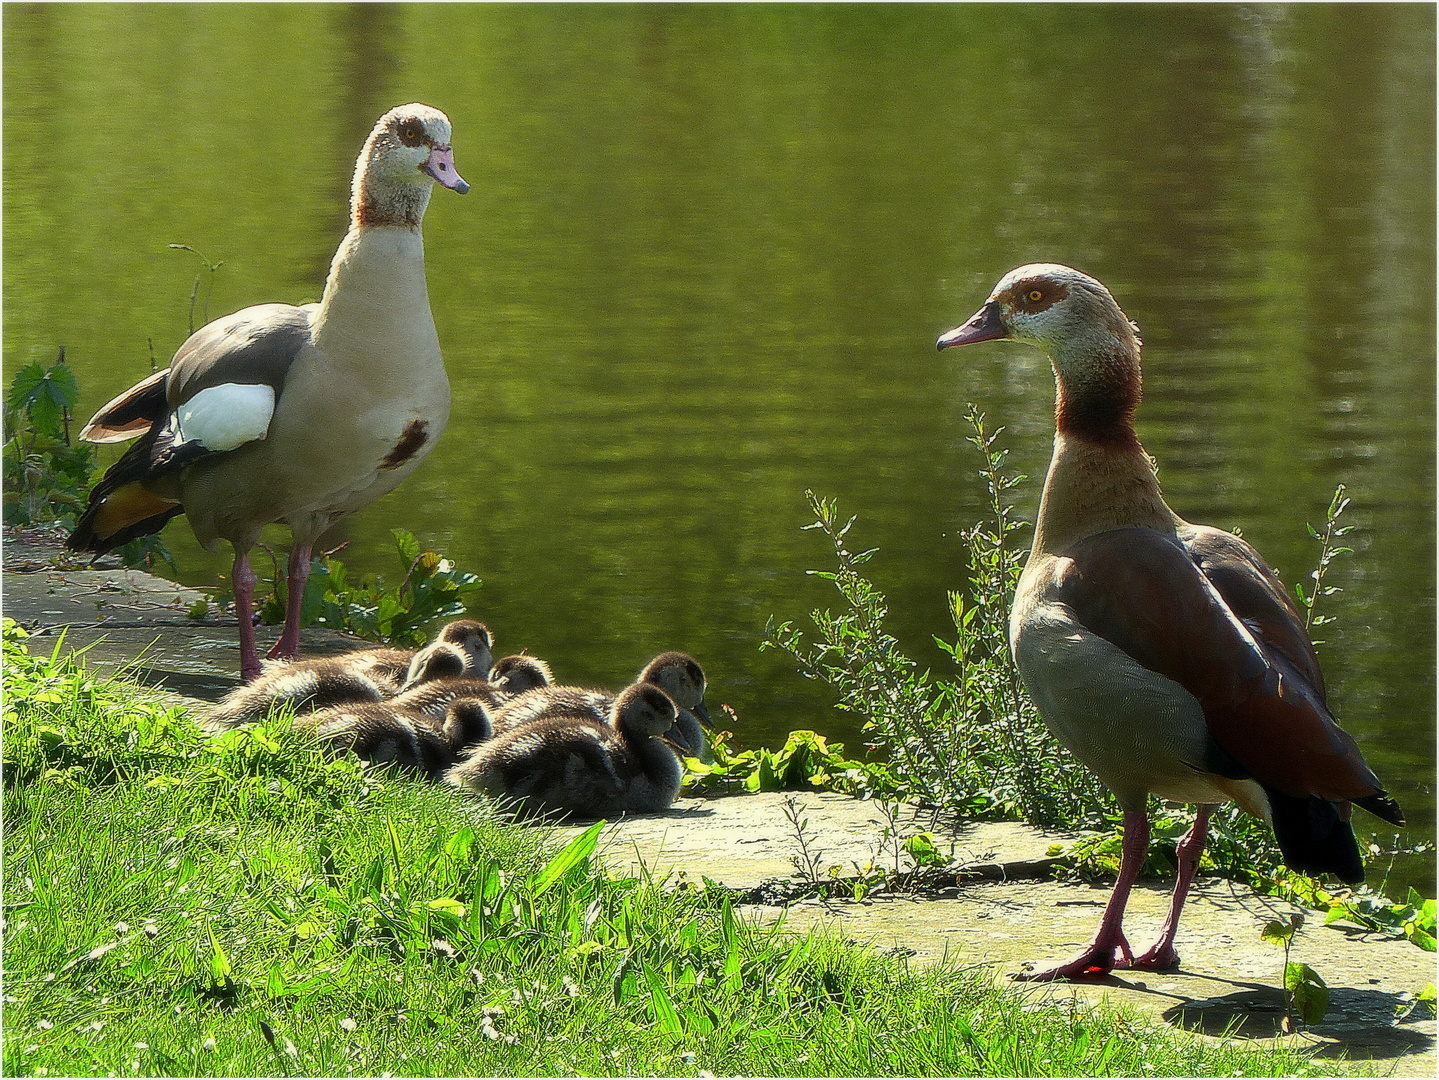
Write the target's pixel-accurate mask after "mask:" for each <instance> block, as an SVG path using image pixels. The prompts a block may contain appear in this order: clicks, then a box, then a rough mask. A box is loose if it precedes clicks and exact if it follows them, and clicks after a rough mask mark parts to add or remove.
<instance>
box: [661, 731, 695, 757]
mask: <svg viewBox="0 0 1439 1080" xmlns="http://www.w3.org/2000/svg"><path fill="white" fill-rule="evenodd" d="M660 738H661V739H662V740H664V743H665V745H666V746H668V747H669V748H670V749H671V750H673V751H674V752H675V753H676V754H677V755H679V757H680V759H681V760H683V759H684V758H687V757H694V751H692V750H691V749H690V748H689V747H688V746H686V745H685V744H684V743H682V742H680V741H679V740H678V739H674V738H671V737H670V735H669V734H664V735H661V736H660Z"/></svg>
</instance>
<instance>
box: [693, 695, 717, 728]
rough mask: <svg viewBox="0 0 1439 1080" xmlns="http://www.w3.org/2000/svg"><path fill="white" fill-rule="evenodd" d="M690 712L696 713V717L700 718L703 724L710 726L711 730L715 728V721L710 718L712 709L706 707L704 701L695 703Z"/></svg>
mask: <svg viewBox="0 0 1439 1080" xmlns="http://www.w3.org/2000/svg"><path fill="white" fill-rule="evenodd" d="M690 712H692V713H694V714H695V717H696V718H697V719H698V720H699V722H700V723H701V724H703V725H704V726H705V727H707V728H709V729H710V730H711V731H713V730H714V726H715V722H714V721H713V720H712V719H710V711H709V710H708V709H706V708H705V703H704V702H703V701H701V702H699V703H698V704H697V705H695V707H694V708H693V709H691V710H690Z"/></svg>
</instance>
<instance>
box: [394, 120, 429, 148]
mask: <svg viewBox="0 0 1439 1080" xmlns="http://www.w3.org/2000/svg"><path fill="white" fill-rule="evenodd" d="M423 136H424V129H423V128H421V127H420V125H419V123H418V122H417V121H414V120H406V121H405V122H404V123H403V124H401V125H400V142H402V143H404V144H405V145H406V146H419V145H420V139H421V138H422V137H423Z"/></svg>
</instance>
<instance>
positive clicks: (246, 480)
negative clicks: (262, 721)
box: [66, 103, 489, 680]
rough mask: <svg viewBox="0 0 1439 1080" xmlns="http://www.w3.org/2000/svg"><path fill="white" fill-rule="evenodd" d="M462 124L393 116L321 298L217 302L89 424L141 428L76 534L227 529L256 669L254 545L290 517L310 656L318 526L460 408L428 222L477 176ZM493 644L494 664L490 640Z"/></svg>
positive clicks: (421, 113)
mask: <svg viewBox="0 0 1439 1080" xmlns="http://www.w3.org/2000/svg"><path fill="white" fill-rule="evenodd" d="M450 135H451V130H450V121H449V118H448V117H446V116H445V114H444V113H442V112H440V111H439V110H438V109H434V108H431V107H430V106H428V105H422V104H419V103H414V104H410V105H401V106H399V107H398V108H395V109H391V110H390V111H389V112H387V113H386V114H385V115H384V116H382V117H380V118H379V120H378V121H377V122H376V123H375V126H374V127H373V128H372V129H371V131H370V136H369V138H368V139H367V140H366V142H365V145H364V148H363V149H362V150H361V152H360V156H359V159H358V160H357V161H356V163H355V171H354V175H353V180H352V183H351V189H350V191H351V195H350V229H349V231H348V232H347V233H346V235H345V238H344V240H343V241H341V243H340V247H339V250H338V251H337V252H336V253H335V257H334V259H333V260H332V262H331V264H330V273H329V277H328V278H327V279H326V282H325V291H324V295H323V296H322V298H321V300H320V302H319V303H318V304H306V305H304V306H303V307H293V306H291V305H289V304H260V305H258V306H255V307H248V308H245V309H244V310H242V311H237V312H235V313H234V314H232V315H227V316H225V317H223V318H220V319H216V320H215V321H214V322H212V323H210V324H209V325H207V326H204V327H202V328H201V329H199V330H197V331H196V332H195V333H194V334H192V335H191V336H190V337H189V339H187V340H186V341H185V342H184V344H182V345H181V346H180V349H179V351H178V352H176V354H175V358H174V360H173V361H172V362H171V365H170V367H168V368H167V369H165V370H164V371H160V372H157V373H155V374H154V375H151V376H150V377H149V378H147V379H145V380H144V381H142V382H140V383H137V384H136V385H135V386H133V387H131V388H130V389H129V390H127V391H125V392H124V393H123V394H121V395H120V396H119V397H117V398H115V399H114V400H113V401H111V402H110V403H109V404H107V405H106V406H104V407H103V408H102V409H101V410H100V411H99V412H98V413H96V414H95V416H94V417H93V418H92V419H91V421H90V423H89V424H87V425H86V426H85V428H84V430H83V431H81V433H80V438H81V439H83V440H85V441H86V442H97V443H113V442H125V441H128V440H131V439H135V440H136V441H135V443H134V445H132V446H131V447H130V449H129V450H128V451H127V452H126V453H125V455H124V456H123V457H121V458H120V460H119V461H118V462H117V463H116V464H115V465H114V466H112V467H111V468H110V469H109V470H107V471H106V473H105V475H104V476H103V477H102V478H101V480H100V482H99V483H98V484H96V485H95V488H94V490H93V491H92V492H91V493H90V502H89V505H88V506H87V508H86V510H85V512H84V513H83V514H82V515H81V516H80V520H79V521H78V522H77V524H76V526H75V530H74V532H73V533H71V535H70V537H69V539H68V540H67V541H66V543H67V545H68V546H69V547H70V548H71V550H74V551H88V552H94V553H96V554H104V553H105V552H108V551H113V550H114V549H116V548H117V547H120V546H121V545H123V544H125V543H126V542H128V541H130V540H132V539H135V538H136V537H140V536H149V535H151V534H153V533H155V532H158V531H159V530H160V528H161V527H162V526H163V525H164V524H165V523H166V522H167V521H169V520H170V519H171V518H173V517H175V516H176V515H179V514H184V515H185V516H186V517H188V518H189V519H190V526H191V528H192V529H193V530H194V532H195V538H196V539H197V540H198V541H199V542H200V544H201V545H202V546H204V547H205V548H207V549H210V550H212V551H213V550H214V549H215V547H216V546H217V545H218V544H219V543H220V542H221V541H227V542H228V543H229V544H230V546H231V547H232V548H233V549H234V553H235V561H234V564H233V568H232V570H231V575H230V576H231V582H232V585H233V587H234V594H235V608H236V615H237V617H238V622H239V631H240V672H241V675H242V677H243V678H244V679H246V680H252V679H255V678H257V677H259V675H260V673H261V664H260V656H259V651H258V648H257V646H256V642H255V628H254V625H253V622H252V614H253V610H254V606H253V605H254V589H255V585H256V580H257V579H256V575H255V572H254V570H253V569H252V568H251V566H250V561H249V552H250V549H251V548H252V547H254V545H255V543H256V542H257V541H258V539H259V536H260V532H261V530H262V529H263V528H264V527H265V526H266V525H269V524H270V523H272V522H278V523H282V524H284V525H286V526H288V527H289V529H290V533H291V536H292V537H293V541H294V542H293V544H292V545H291V548H290V566H289V574H288V581H289V603H288V606H287V608H286V612H285V627H284V630H283V631H282V633H281V635H280V640H279V641H278V642H276V644H275V646H274V648H273V649H271V650H270V654H269V655H270V658H271V659H280V658H283V659H295V658H297V657H298V655H299V649H300V602H301V599H302V597H303V595H304V591H305V589H304V584H305V580H306V578H307V577H308V576H309V573H310V555H311V551H312V549H313V546H314V543H315V541H316V540H317V539H318V538H319V536H320V535H321V534H322V533H323V532H325V530H326V529H328V528H330V527H331V526H332V525H334V524H335V523H336V522H337V521H339V520H340V519H341V518H343V517H345V516H346V515H348V514H351V513H353V512H354V511H356V510H359V509H361V508H362V507H364V506H367V505H368V504H370V503H371V502H374V501H375V500H376V499H378V498H379V497H380V496H381V495H384V494H385V493H386V492H388V491H390V490H392V489H393V488H395V487H397V486H398V485H399V484H400V483H401V482H402V481H403V480H404V479H405V478H406V477H407V476H409V475H410V474H411V473H412V472H414V470H415V468H416V467H417V466H418V465H419V464H420V462H421V461H422V460H423V459H424V457H425V455H426V454H428V453H429V452H430V450H431V449H433V448H434V446H435V444H436V442H437V441H438V440H439V437H440V434H441V433H442V432H443V431H444V429H445V424H446V422H447V421H448V419H449V415H450V384H449V380H448V378H447V377H446V375H445V366H444V361H443V359H442V358H441V356H440V343H439V339H438V337H437V335H436V333H435V323H434V319H433V317H432V316H431V313H430V303H429V298H428V290H427V287H426V282H425V256H424V241H423V240H422V239H421V236H420V224H421V221H422V220H423V218H424V214H425V208H426V207H427V206H428V205H429V201H430V195H431V193H432V192H433V190H434V186H435V184H436V183H438V184H440V185H441V186H443V187H446V188H449V189H451V190H453V191H456V192H459V193H460V194H463V193H464V192H465V191H467V190H468V189H469V185H468V184H466V183H465V181H464V180H463V179H462V178H461V177H460V175H459V173H458V172H457V171H456V170H455V159H454V153H453V151H452V149H451V146H450ZM216 195H217V197H223V195H222V193H220V192H216ZM477 659H478V660H480V661H482V662H483V663H484V664H486V665H487V664H488V663H489V655H488V651H486V653H485V654H484V655H483V656H481V657H477Z"/></svg>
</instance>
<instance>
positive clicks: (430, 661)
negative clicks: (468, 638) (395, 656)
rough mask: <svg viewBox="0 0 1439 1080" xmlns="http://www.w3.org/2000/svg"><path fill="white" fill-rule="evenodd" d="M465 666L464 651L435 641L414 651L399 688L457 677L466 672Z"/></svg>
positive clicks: (407, 688) (466, 666) (466, 664)
mask: <svg viewBox="0 0 1439 1080" xmlns="http://www.w3.org/2000/svg"><path fill="white" fill-rule="evenodd" d="M467 668H468V658H467V657H466V655H465V653H464V652H462V651H461V650H460V649H459V648H457V647H456V646H454V645H451V644H449V643H448V642H444V641H437V642H435V643H434V644H433V645H427V646H425V647H424V648H423V649H421V650H420V651H419V652H417V653H415V657H414V659H413V660H411V661H410V670H409V671H408V672H406V673H405V681H404V683H403V684H402V686H401V689H402V690H409V689H410V688H411V687H415V686H419V685H420V684H421V683H427V682H433V681H434V680H435V679H450V678H457V677H459V676H462V675H464V674H466V672H467Z"/></svg>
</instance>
